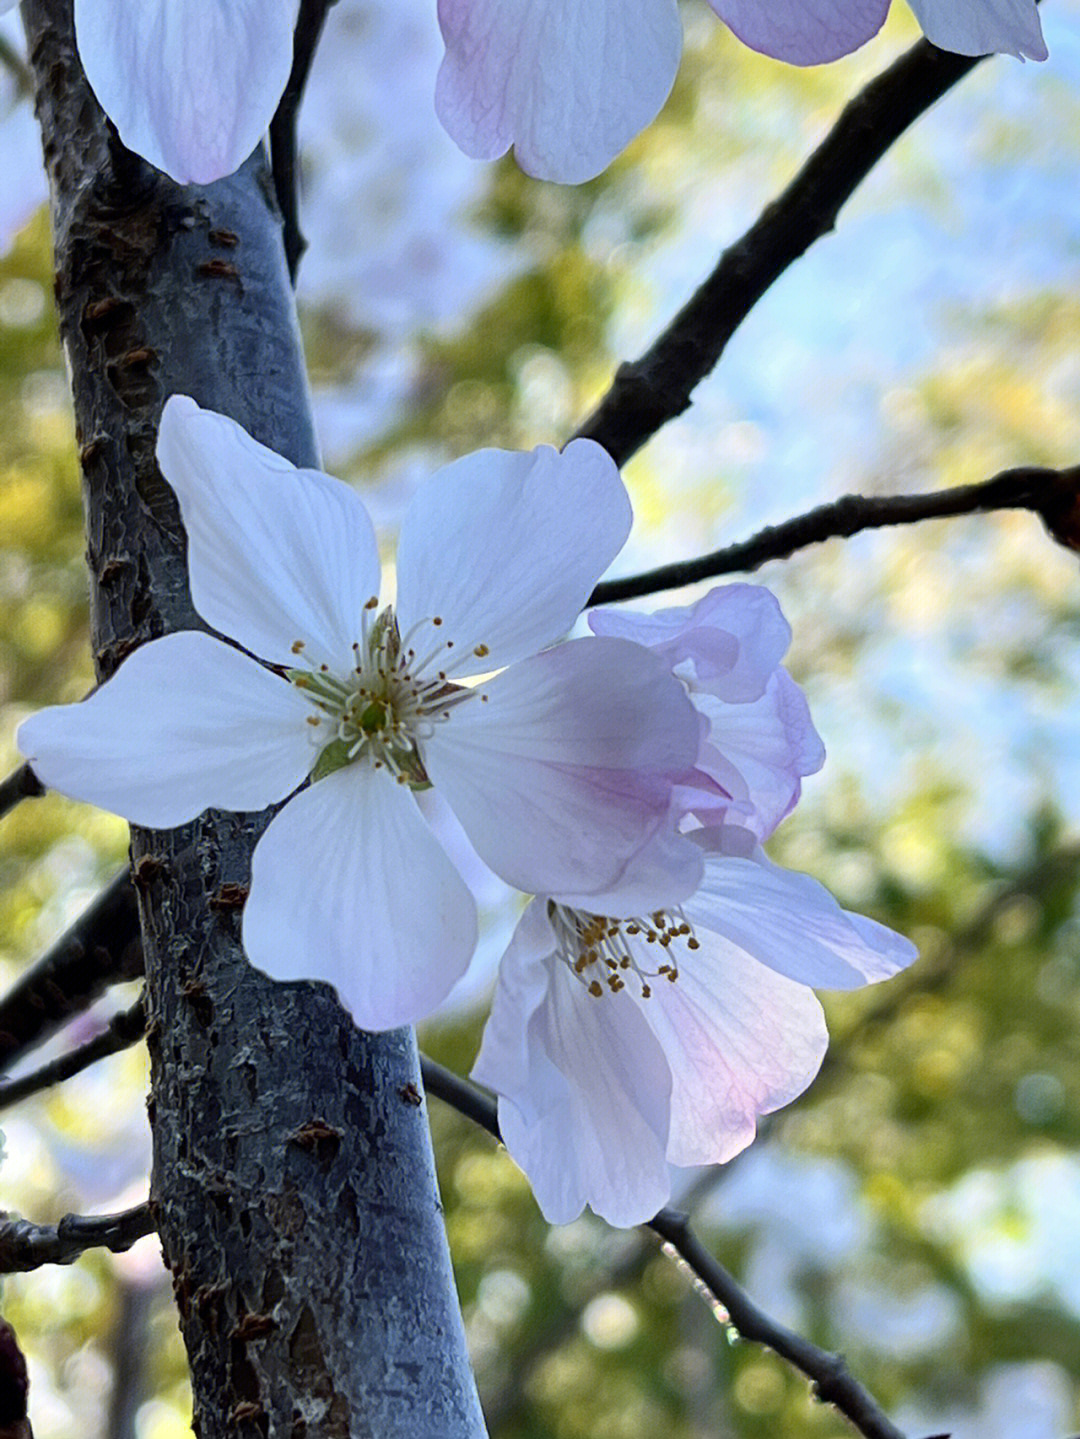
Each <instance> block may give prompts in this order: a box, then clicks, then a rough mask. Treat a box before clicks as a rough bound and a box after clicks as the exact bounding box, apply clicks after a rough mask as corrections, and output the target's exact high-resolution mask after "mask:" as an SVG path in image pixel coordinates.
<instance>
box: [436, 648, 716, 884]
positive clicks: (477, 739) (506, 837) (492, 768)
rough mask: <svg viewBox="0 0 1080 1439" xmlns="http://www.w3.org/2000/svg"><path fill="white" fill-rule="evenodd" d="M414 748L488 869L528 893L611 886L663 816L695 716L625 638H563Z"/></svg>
mask: <svg viewBox="0 0 1080 1439" xmlns="http://www.w3.org/2000/svg"><path fill="white" fill-rule="evenodd" d="M480 691H481V693H483V694H486V695H487V696H488V700H487V701H482V700H481V699H480V695H479V694H478V695H477V696H476V697H475V698H474V699H472V700H470V701H468V702H466V703H464V704H462V705H460V706H459V707H458V708H457V709H455V710H454V711H453V712H452V714H451V718H450V719H449V720H448V721H447V722H446V723H443V724H437V725H436V726H435V731H434V734H433V736H432V738H431V739H430V740H429V741H428V742H427V743H426V745H425V747H424V759H425V763H426V765H427V769H428V773H429V774H430V775H431V778H432V780H433V781H434V783H435V785H436V787H437V788H438V789H441V790H442V792H443V794H444V796H445V797H446V798H447V799H448V800H449V802H450V805H451V807H452V808H453V810H454V812H455V813H456V814H457V817H458V819H459V820H460V821H461V823H462V825H463V827H464V829H465V832H466V833H467V834H468V836H469V838H470V839H471V840H472V842H473V844H474V845H475V846H476V850H477V853H478V854H479V855H480V857H481V859H483V860H484V862H485V863H486V864H489V865H490V866H491V868H492V869H493V870H494V871H495V872H496V874H499V875H501V876H502V878H503V879H505V880H506V881H507V882H508V883H509V884H513V885H515V886H516V887H517V888H518V889H521V890H524V891H525V892H526V893H532V894H540V893H543V894H560V893H563V892H568V893H582V892H592V891H599V890H605V891H606V890H609V889H611V888H612V887H613V886H614V885H615V884H616V883H617V881H618V880H619V878H620V877H621V876H622V875H623V874H624V872H626V870H627V867H628V865H629V863H630V861H631V860H632V859H633V857H634V856H635V855H636V854H637V852H638V851H639V850H640V849H642V848H643V847H644V846H645V845H647V844H648V843H649V842H650V841H651V840H652V839H653V837H654V836H655V835H656V834H657V832H658V831H659V830H660V829H661V827H662V826H664V825H665V824H667V822H668V815H669V810H670V806H671V794H672V783H673V778H674V777H676V776H678V775H680V774H682V773H683V772H684V771H685V770H686V769H688V768H689V767H690V766H691V765H692V763H693V759H694V755H695V754H696V751H697V743H698V721H697V715H696V714H695V711H694V708H693V706H692V705H691V704H690V702H689V700H688V699H687V697H686V695H685V693H684V691H683V688H682V686H681V685H680V684H679V682H678V681H677V680H675V679H673V678H672V676H671V674H670V673H669V672H668V671H667V670H666V669H665V667H664V665H663V664H662V663H661V662H660V661H658V660H657V659H656V657H655V656H654V655H652V654H651V653H650V652H649V651H648V650H645V649H642V648H641V647H640V646H638V645H634V644H630V643H629V642H628V641H626V640H614V639H612V640H609V639H581V640H571V641H570V642H569V643H567V644H565V645H559V646H557V647H556V648H555V649H553V650H548V651H547V652H546V653H544V654H541V655H536V656H534V658H532V659H529V660H523V661H522V662H521V663H520V664H517V665H514V666H512V667H511V668H510V669H508V670H505V671H503V673H502V674H500V675H496V676H495V678H494V679H491V680H485V681H484V683H483V684H482V686H481V687H480Z"/></svg>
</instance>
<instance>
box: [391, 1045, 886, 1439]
mask: <svg viewBox="0 0 1080 1439" xmlns="http://www.w3.org/2000/svg"><path fill="white" fill-rule="evenodd" d="M420 1072H421V1074H422V1076H423V1080H424V1087H425V1088H426V1089H427V1091H428V1092H429V1093H430V1094H434V1095H435V1096H436V1097H437V1098H439V1099H441V1100H442V1101H443V1102H444V1103H445V1104H449V1105H450V1106H451V1107H452V1108H453V1109H456V1110H457V1111H458V1112H459V1113H460V1114H463V1115H464V1116H465V1118H466V1119H470V1120H472V1121H473V1123H474V1124H478V1125H479V1126H480V1127H481V1128H482V1129H486V1130H487V1132H488V1133H489V1134H491V1135H493V1136H494V1138H496V1139H501V1135H500V1133H499V1114H498V1106H497V1105H496V1103H495V1101H494V1100H493V1099H490V1098H489V1097H488V1096H487V1095H486V1094H484V1093H483V1091H482V1090H480V1089H479V1088H478V1087H477V1086H476V1085H474V1084H471V1083H470V1082H469V1081H468V1080H467V1079H462V1077H461V1076H460V1075H459V1074H455V1073H454V1072H453V1071H452V1070H449V1069H447V1068H445V1066H443V1065H441V1064H437V1063H436V1062H435V1060H433V1059H429V1058H428V1057H427V1056H426V1055H421V1057H420ZM647 1227H648V1228H649V1229H651V1230H653V1232H654V1233H655V1234H658V1235H659V1236H660V1238H661V1239H663V1240H664V1242H665V1243H666V1244H670V1245H671V1247H672V1248H673V1249H674V1250H675V1251H676V1253H677V1254H678V1255H679V1256H680V1258H681V1259H682V1260H683V1262H684V1263H685V1264H686V1265H687V1266H688V1267H689V1268H690V1269H691V1270H692V1271H693V1273H694V1275H695V1276H696V1278H697V1279H698V1280H699V1281H700V1282H701V1284H703V1285H704V1286H705V1288H706V1289H707V1290H708V1291H709V1292H710V1293H711V1294H712V1295H713V1296H714V1298H715V1299H716V1300H717V1301H718V1302H719V1303H720V1304H721V1305H723V1307H724V1309H725V1310H726V1311H727V1315H728V1318H729V1320H730V1322H731V1324H732V1325H733V1327H734V1328H735V1329H737V1330H738V1332H739V1334H740V1336H741V1337H742V1338H743V1339H748V1340H751V1341H752V1342H753V1343H756V1344H764V1345H765V1346H766V1347H767V1348H769V1349H772V1350H773V1351H774V1352H775V1353H777V1354H779V1355H780V1357H781V1358H782V1359H786V1360H787V1362H788V1363H789V1364H791V1365H793V1366H794V1367H795V1368H796V1369H798V1370H799V1372H800V1373H802V1374H805V1376H806V1377H807V1378H808V1379H810V1380H812V1381H813V1386H814V1395H815V1397H816V1398H818V1399H820V1400H821V1401H822V1403H824V1404H832V1405H833V1406H834V1407H835V1408H837V1409H839V1411H840V1412H841V1414H843V1415H845V1416H846V1417H847V1418H848V1419H849V1420H850V1421H851V1423H852V1424H854V1425H855V1427H856V1428H857V1429H858V1430H859V1431H860V1433H862V1434H863V1435H865V1439H904V1435H903V1434H902V1433H901V1431H900V1430H899V1429H897V1428H896V1426H895V1425H894V1424H893V1423H891V1421H890V1420H889V1419H888V1418H887V1417H886V1415H885V1413H884V1411H883V1410H882V1409H881V1408H880V1407H879V1406H878V1404H877V1403H876V1401H875V1400H874V1399H873V1398H872V1397H871V1396H870V1394H869V1393H868V1392H867V1390H865V1389H864V1388H863V1386H862V1385H861V1384H860V1383H859V1382H858V1381H857V1380H856V1379H854V1378H852V1376H851V1375H850V1374H849V1373H848V1371H847V1368H846V1366H845V1364H844V1361H843V1359H842V1358H841V1356H840V1355H838V1354H830V1353H829V1352H828V1351H827V1350H825V1349H819V1348H818V1347H817V1346H816V1345H815V1344H811V1343H810V1341H809V1340H808V1339H803V1338H802V1337H801V1336H800V1335H798V1334H795V1333H793V1332H792V1330H790V1329H785V1328H784V1326H783V1325H782V1324H778V1323H777V1322H776V1321H775V1320H773V1319H770V1318H769V1316H768V1315H767V1314H765V1313H764V1311H763V1310H761V1309H759V1308H758V1306H757V1305H756V1304H755V1303H754V1302H753V1300H752V1299H751V1298H750V1296H749V1295H748V1294H747V1293H746V1291H745V1290H743V1289H741V1288H740V1287H739V1285H738V1284H737V1283H736V1282H735V1280H734V1279H733V1278H732V1276H731V1275H730V1274H729V1273H728V1272H727V1270H726V1269H725V1268H724V1267H723V1265H721V1264H720V1263H719V1262H718V1261H717V1260H716V1259H714V1258H713V1256H712V1255H711V1254H710V1253H709V1251H708V1250H707V1249H706V1248H705V1246H704V1245H703V1244H702V1243H701V1241H700V1240H699V1239H698V1238H697V1237H696V1235H695V1234H694V1232H693V1230H692V1228H691V1226H690V1221H689V1219H688V1217H687V1216H686V1215H685V1214H681V1213H679V1212H677V1211H676V1210H673V1209H662V1210H661V1211H660V1213H659V1214H658V1215H656V1217H655V1218H654V1219H652V1220H650V1221H649V1223H648V1226H647Z"/></svg>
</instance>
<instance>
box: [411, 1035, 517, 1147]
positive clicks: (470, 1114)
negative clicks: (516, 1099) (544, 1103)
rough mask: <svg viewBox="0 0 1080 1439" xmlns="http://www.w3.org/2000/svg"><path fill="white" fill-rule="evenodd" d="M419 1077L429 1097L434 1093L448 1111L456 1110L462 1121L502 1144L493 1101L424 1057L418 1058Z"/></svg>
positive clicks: (467, 1082) (470, 1084) (423, 1055)
mask: <svg viewBox="0 0 1080 1439" xmlns="http://www.w3.org/2000/svg"><path fill="white" fill-rule="evenodd" d="M420 1076H421V1078H422V1079H423V1081H424V1088H425V1089H426V1090H427V1092H428V1093H429V1094H434V1095H435V1097H436V1098H437V1099H441V1100H442V1102H443V1103H444V1104H448V1105H449V1106H450V1108H451V1109H456V1110H457V1112H458V1113H459V1114H462V1115H464V1116H465V1118H466V1119H471V1120H472V1122H473V1124H478V1125H479V1126H480V1128H481V1129H486V1130H487V1132H488V1133H489V1134H490V1135H491V1137H492V1139H497V1140H498V1141H499V1143H500V1144H501V1143H502V1134H501V1132H500V1130H499V1108H498V1105H497V1104H496V1103H495V1101H494V1100H493V1099H489V1098H488V1096H487V1095H486V1094H485V1093H484V1091H483V1090H482V1089H480V1088H479V1086H478V1085H475V1084H472V1083H470V1081H469V1080H467V1079H462V1077H461V1075H460V1074H455V1073H454V1071H453V1070H452V1069H447V1068H446V1066H445V1065H443V1064H439V1063H438V1062H437V1061H436V1060H434V1059H430V1058H429V1057H428V1056H427V1055H426V1054H421V1055H420Z"/></svg>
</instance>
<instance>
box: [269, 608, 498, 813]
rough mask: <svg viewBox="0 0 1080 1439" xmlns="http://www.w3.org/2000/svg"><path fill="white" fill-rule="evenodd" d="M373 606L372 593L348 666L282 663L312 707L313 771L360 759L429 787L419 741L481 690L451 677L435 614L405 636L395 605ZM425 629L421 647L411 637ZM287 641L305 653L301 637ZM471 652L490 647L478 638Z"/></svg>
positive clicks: (316, 774)
mask: <svg viewBox="0 0 1080 1439" xmlns="http://www.w3.org/2000/svg"><path fill="white" fill-rule="evenodd" d="M377 607H378V601H377V600H376V599H374V598H372V599H370V600H369V601H368V602H367V604H366V605H365V607H364V613H363V619H362V624H361V636H360V639H359V640H358V641H357V642H356V643H355V644H354V645H353V653H354V655H355V658H356V662H355V664H354V666H353V668H352V670H351V671H350V672H349V673H348V674H346V675H343V676H339V675H335V674H331V673H330V669H329V666H327V665H320V666H319V668H318V669H317V670H313V669H303V668H299V667H298V668H296V669H290V670H287V671H286V677H287V678H288V680H289V681H290V683H291V684H294V685H295V686H296V688H297V689H298V690H300V691H301V692H302V693H303V694H304V695H305V697H306V698H307V699H309V700H310V701H311V704H312V707H313V713H312V714H310V715H309V716H308V724H309V725H311V727H312V729H313V730H314V732H315V739H316V742H317V743H318V744H319V746H320V748H319V757H318V759H317V760H316V762H315V767H314V769H313V770H312V778H313V779H323V778H325V776H326V775H328V774H333V772H334V771H335V770H338V769H342V768H344V766H345V765H348V764H355V763H357V762H361V761H362V762H365V763H368V764H370V765H371V766H372V767H373V768H375V769H385V770H386V771H387V772H388V773H389V774H391V775H393V777H394V778H395V779H396V780H397V781H398V783H399V784H407V785H409V786H410V787H411V788H412V789H426V788H428V786H429V785H430V783H431V781H430V780H429V779H428V774H427V770H426V769H425V767H424V759H423V744H424V741H425V740H427V739H430V737H431V735H432V733H433V732H434V727H435V725H436V724H439V723H440V722H442V721H444V720H447V719H449V718H450V714H451V712H452V711H453V710H454V709H455V708H456V706H457V705H459V704H461V703H463V702H464V701H465V700H468V699H472V698H474V697H476V696H477V694H478V693H479V692H478V691H477V690H475V689H468V688H466V687H464V686H462V685H456V684H452V683H451V682H450V680H449V678H448V676H449V675H450V673H452V671H453V669H454V668H455V667H456V664H455V662H454V661H452V660H451V659H450V655H451V652H452V651H453V648H454V642H453V640H449V639H442V638H441V636H440V635H439V630H440V628H441V626H442V620H441V619H440V618H439V617H438V616H436V617H434V618H433V619H430V620H424V621H422V622H421V623H420V624H417V625H414V626H413V628H412V630H411V631H410V632H409V634H408V635H406V636H405V638H404V639H402V637H401V636H400V634H399V633H398V625H397V620H396V618H395V616H394V611H393V609H392V608H391V607H390V606H389V605H388V606H387V607H386V609H384V610H383V611H382V613H381V614H380V615H378V617H377V618H373V615H374V611H375V610H376V609H377ZM426 630H430V631H433V634H432V636H431V643H430V644H429V646H428V650H427V652H426V653H424V654H423V655H418V653H417V649H416V646H415V644H414V643H413V641H414V640H415V639H416V638H417V637H418V636H420V635H421V634H422V633H423V632H424V631H426ZM292 649H293V653H294V654H295V655H302V654H303V651H304V643H303V641H302V640H297V641H296V642H295V643H294V645H293V647H292ZM474 653H476V654H477V655H479V656H481V657H482V656H483V655H484V654H486V653H487V651H486V649H485V647H484V646H483V645H479V646H477V649H476V651H475V652H474ZM464 658H466V657H465V656H463V657H462V660H464ZM480 698H481V699H485V698H486V696H484V695H480Z"/></svg>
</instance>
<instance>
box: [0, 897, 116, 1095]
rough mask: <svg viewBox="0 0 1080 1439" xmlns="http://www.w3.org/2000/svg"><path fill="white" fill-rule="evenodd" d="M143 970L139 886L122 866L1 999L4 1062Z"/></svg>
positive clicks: (1, 1060)
mask: <svg viewBox="0 0 1080 1439" xmlns="http://www.w3.org/2000/svg"><path fill="white" fill-rule="evenodd" d="M141 973H142V948H141V945H140V942H139V919H138V913H137V910H136V904H135V890H134V888H133V886H132V883H131V876H130V875H129V873H128V871H127V870H121V872H120V873H119V874H118V875H117V876H116V877H115V878H114V879H113V880H112V881H111V883H109V884H108V885H106V887H105V888H104V889H103V890H102V891H101V893H100V894H99V895H98V897H97V898H96V899H95V900H94V901H93V903H92V904H90V905H89V907H88V908H87V909H86V910H85V911H84V912H83V913H82V914H81V915H80V916H79V918H78V919H77V920H76V921H75V923H74V924H73V925H72V926H71V928H70V929H68V930H67V931H66V932H65V933H64V934H63V935H61V937H60V938H59V939H58V940H57V941H56V943H55V944H54V945H53V946H52V948H51V949H50V950H48V952H47V953H46V954H44V955H43V956H42V957H41V959H39V960H37V961H36V962H35V963H34V964H33V965H31V967H30V968H29V969H28V970H27V972H26V973H25V974H24V975H23V976H22V977H21V978H20V979H19V980H17V981H16V983H15V984H14V985H13V986H12V987H11V989H10V990H8V992H7V994H5V995H4V996H3V998H2V999H0V1067H2V1068H10V1066H11V1065H12V1064H14V1062H15V1060H16V1059H18V1058H19V1057H20V1056H21V1055H23V1054H25V1053H27V1051H29V1050H30V1049H33V1048H34V1047H35V1046H36V1045H38V1044H41V1043H42V1042H43V1041H44V1040H46V1039H47V1038H48V1037H49V1035H51V1034H53V1033H54V1032H55V1031H56V1030H57V1029H58V1028H59V1027H60V1025H62V1024H64V1023H65V1022H66V1021H67V1020H69V1019H71V1018H72V1017H73V1016H74V1015H76V1014H81V1013H82V1012H83V1010H85V1009H88V1008H89V1007H90V1005H91V1004H92V1003H93V1002H94V1000H95V999H97V997H98V995H100V994H102V993H103V992H104V991H105V990H106V989H107V988H108V987H109V986H110V985H111V984H115V983H117V982H118V981H120V980H125V979H137V978H138V977H139V975H141Z"/></svg>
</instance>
